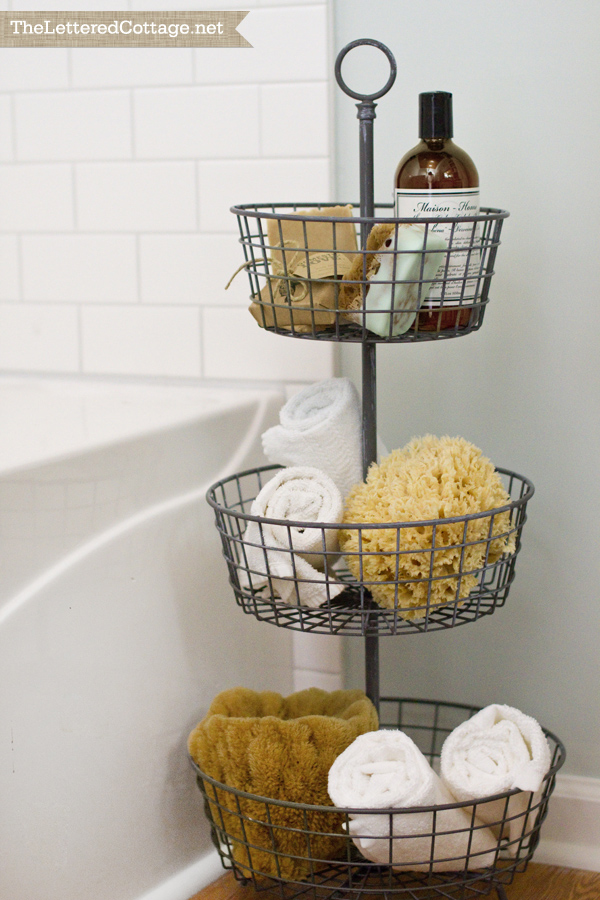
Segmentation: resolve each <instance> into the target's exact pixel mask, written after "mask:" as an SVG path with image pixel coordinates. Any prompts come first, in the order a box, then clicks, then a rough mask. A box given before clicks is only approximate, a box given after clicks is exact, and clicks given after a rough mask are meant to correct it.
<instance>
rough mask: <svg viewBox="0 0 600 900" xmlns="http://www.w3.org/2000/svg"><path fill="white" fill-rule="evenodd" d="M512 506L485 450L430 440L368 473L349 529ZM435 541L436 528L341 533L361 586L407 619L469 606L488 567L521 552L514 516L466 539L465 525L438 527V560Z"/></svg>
mask: <svg viewBox="0 0 600 900" xmlns="http://www.w3.org/2000/svg"><path fill="white" fill-rule="evenodd" d="M508 503H510V497H509V495H508V493H507V492H506V490H505V489H504V486H503V485H502V482H501V480H500V476H499V475H498V473H497V472H496V470H495V469H494V466H493V465H492V463H491V462H490V461H489V459H486V458H485V457H484V456H482V454H481V450H479V449H478V448H477V447H474V446H473V444H470V443H469V442H468V441H466V440H465V439H464V438H459V437H457V438H451V437H442V438H437V437H434V436H433V435H426V436H425V437H423V438H415V439H414V440H412V441H410V443H408V444H407V445H406V446H405V447H404V448H402V449H401V450H394V451H393V452H392V453H391V454H390V455H389V456H387V457H386V458H385V459H383V460H382V461H381V463H380V464H379V465H377V464H376V463H374V464H373V465H372V466H371V467H370V468H369V472H368V475H367V480H366V482H365V483H361V484H357V485H355V486H354V487H353V488H352V490H351V492H350V494H349V495H348V497H347V499H346V506H345V510H344V519H343V522H344V523H345V524H348V525H350V523H353V524H356V525H359V524H371V523H373V524H385V523H393V522H398V523H400V522H418V521H423V520H431V519H450V518H453V517H455V516H466V515H469V514H472V513H482V512H487V511H488V510H494V509H497V508H498V507H502V506H506V505H507V504H508ZM490 526H491V528H490ZM507 532H510V533H509V534H507ZM433 534H434V529H433V527H432V526H418V527H415V528H410V527H408V528H381V529H378V528H374V529H369V528H363V529H359V528H348V529H343V530H341V531H340V547H341V549H342V551H343V552H344V553H345V554H347V555H346V562H347V564H348V568H349V569H350V571H351V572H352V574H353V575H354V576H355V578H357V579H358V580H361V581H363V582H380V583H377V584H370V585H369V589H370V590H371V593H372V594H373V598H374V600H375V601H376V602H377V603H378V604H379V605H380V606H383V607H386V608H388V609H393V608H395V607H398V608H400V609H402V610H403V612H402V613H401V615H402V617H403V618H404V619H417V618H423V616H424V615H425V612H426V610H425V609H419V610H415V607H426V606H427V605H429V607H431V606H437V605H439V604H442V603H449V602H453V601H455V600H457V599H460V600H463V599H465V598H466V597H468V595H469V593H470V592H471V591H472V590H473V588H474V587H475V586H476V584H477V582H478V578H477V570H478V569H481V568H482V567H483V566H484V565H485V564H486V560H487V563H494V562H496V561H497V560H498V559H499V558H500V557H501V556H502V554H504V553H513V552H514V549H515V534H514V530H513V528H512V525H511V518H510V512H509V511H505V512H502V513H498V514H496V515H494V516H493V519H492V517H491V516H483V517H482V518H479V519H473V520H470V521H469V522H468V526H467V528H466V531H465V522H442V523H441V524H438V525H437V526H436V528H435V547H434V549H433V554H432V552H431V550H432V545H433V541H434V537H433ZM359 536H360V537H359ZM496 536H498V537H496ZM490 538H495V539H492V540H490ZM470 542H474V543H470ZM463 544H464V545H466V546H463ZM359 550H360V551H361V556H362V565H361V557H360V556H359V555H358V553H359ZM432 555H433V564H432ZM473 572H475V574H472V573H473ZM463 573H467V574H463ZM468 573H471V574H468ZM446 575H447V576H448V577H447V578H446V577H444V576H446ZM396 582H405V583H400V584H396Z"/></svg>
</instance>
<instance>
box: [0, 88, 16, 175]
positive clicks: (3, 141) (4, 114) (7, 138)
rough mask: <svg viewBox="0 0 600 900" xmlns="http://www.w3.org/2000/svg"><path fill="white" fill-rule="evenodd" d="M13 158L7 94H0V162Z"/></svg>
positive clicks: (9, 107) (9, 101)
mask: <svg viewBox="0 0 600 900" xmlns="http://www.w3.org/2000/svg"><path fill="white" fill-rule="evenodd" d="M12 158H13V134H12V109H11V98H10V97H9V96H8V94H3V95H0V162H5V161H7V160H10V159H12Z"/></svg>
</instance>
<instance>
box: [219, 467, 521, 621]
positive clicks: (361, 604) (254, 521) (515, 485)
mask: <svg viewBox="0 0 600 900" xmlns="http://www.w3.org/2000/svg"><path fill="white" fill-rule="evenodd" d="M278 470H279V467H277V466H268V467H264V468H261V469H254V470H249V471H248V472H244V473H240V474H238V475H234V476H231V477H230V478H228V479H225V480H224V481H222V482H219V483H217V484H216V485H214V486H213V487H212V488H211V489H210V490H209V493H208V499H209V503H210V504H211V505H212V506H213V508H214V510H215V517H216V525H217V529H218V531H219V533H220V536H221V542H222V547H223V554H224V557H225V560H226V563H227V566H228V570H229V578H230V583H231V585H232V588H233V590H234V593H235V596H236V600H237V602H238V604H239V605H240V606H241V607H242V609H244V611H245V612H248V613H250V614H252V615H255V616H256V617H257V618H259V619H261V620H263V621H269V622H272V623H273V624H276V625H280V626H282V627H289V628H295V629H297V630H306V631H313V632H317V633H328V634H336V633H337V634H355V635H364V634H398V633H407V632H412V633H414V632H417V631H432V630H436V629H441V628H453V627H455V626H457V625H460V624H465V623H466V622H469V621H474V620H475V619H477V618H480V617H481V616H483V615H489V614H490V613H492V612H493V611H494V610H495V609H496V608H497V607H498V606H501V605H503V603H504V602H505V600H506V597H507V596H508V591H509V589H510V585H511V584H512V581H513V579H514V573H515V565H516V559H517V556H518V553H519V551H520V548H521V532H522V529H523V527H524V525H525V522H526V506H527V502H528V500H529V499H530V497H531V496H532V494H533V487H532V485H531V483H530V482H529V481H528V480H527V479H525V478H523V477H522V476H520V475H516V474H515V473H513V472H509V471H507V470H501V469H499V470H498V472H499V474H500V475H501V477H502V479H503V481H504V483H505V486H506V491H507V494H508V496H509V498H510V502H508V503H507V504H506V505H505V506H503V507H501V508H498V509H493V510H488V511H486V512H483V513H477V514H471V515H467V516H461V517H453V518H448V519H438V520H427V521H423V522H403V523H385V524H380V525H378V524H362V525H360V524H358V525H352V524H343V525H342V524H340V525H338V524H332V525H325V524H315V523H314V522H313V523H307V522H292V521H281V520H273V519H267V518H261V517H258V516H253V515H251V513H250V510H251V508H252V503H253V500H254V499H255V497H256V496H257V494H258V493H259V492H260V490H261V489H262V487H263V486H264V484H265V483H266V482H267V481H269V480H270V478H271V477H272V476H273V474H274V473H275V472H276V471H278Z"/></svg>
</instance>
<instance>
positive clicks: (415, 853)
mask: <svg viewBox="0 0 600 900" xmlns="http://www.w3.org/2000/svg"><path fill="white" fill-rule="evenodd" d="M328 790H329V796H330V797H331V799H332V801H333V802H334V804H335V805H336V806H338V807H346V808H353V807H354V808H363V807H364V808H365V809H368V808H372V809H381V810H382V811H383V810H385V809H390V810H391V809H393V808H407V807H419V806H437V805H439V804H447V803H454V802H455V800H454V798H453V797H452V796H451V795H450V793H449V792H448V790H447V789H446V788H445V787H444V785H443V784H442V782H441V781H440V779H439V777H438V776H437V775H436V774H435V772H434V771H433V769H432V768H431V766H430V765H429V763H428V762H427V760H426V759H425V757H424V756H423V754H422V753H421V751H420V750H419V748H418V747H417V746H416V744H415V743H414V742H413V741H412V740H411V739H410V738H409V737H408V735H406V734H404V732H402V731H393V730H383V731H372V732H369V733H367V734H363V735H360V736H359V737H358V738H356V740H355V741H354V742H353V743H352V744H350V746H349V747H347V748H346V750H344V752H343V753H342V754H341V755H340V756H338V758H337V759H336V760H335V762H334V763H333V765H332V767H331V769H330V770H329V783H328ZM350 818H351V820H352V821H351V822H350V828H349V830H350V835H351V837H352V840H353V841H354V844H355V845H356V847H357V848H358V849H359V850H360V852H361V853H362V854H363V856H364V857H366V859H369V860H372V861H373V862H376V863H380V864H381V865H392V866H393V867H394V868H395V869H410V870H413V871H418V872H424V871H430V870H431V871H434V872H449V871H461V870H464V869H465V868H467V869H483V868H485V867H487V866H490V865H492V864H493V862H494V858H495V849H496V846H497V841H496V839H495V838H494V835H493V834H492V832H491V831H490V830H489V829H488V828H485V827H483V826H482V824H481V822H479V821H478V820H477V819H475V820H474V821H473V820H472V817H471V814H470V812H469V811H466V812H465V811H464V810H462V809H450V810H442V811H438V812H437V813H436V816H435V839H434V838H433V837H432V833H433V830H434V814H433V813H432V812H423V813H421V812H412V813H394V814H391V813H387V814H381V815H380V814H375V813H370V814H367V813H365V814H363V815H357V814H353V815H351V817H350ZM447 832H453V833H447ZM432 855H433V859H432V860H431V863H430V859H431V858H432ZM467 857H468V858H467Z"/></svg>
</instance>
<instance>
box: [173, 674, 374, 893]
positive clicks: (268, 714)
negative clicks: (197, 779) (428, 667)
mask: <svg viewBox="0 0 600 900" xmlns="http://www.w3.org/2000/svg"><path fill="white" fill-rule="evenodd" d="M377 727H378V720H377V712H376V710H375V707H374V706H373V704H372V703H371V701H370V700H369V699H368V698H367V697H366V695H365V694H364V693H363V692H362V691H359V690H354V691H332V692H328V691H323V690H321V689H320V688H308V690H305V691H298V692H297V693H295V694H291V695H290V696H289V697H282V696H281V695H280V694H276V693H274V692H272V691H263V692H260V693H257V692H255V691H252V690H249V689H247V688H241V687H239V688H233V689H231V690H228V691H223V693H221V694H219V695H218V696H217V697H216V698H215V699H214V700H213V702H212V704H211V707H210V709H209V711H208V714H207V715H206V717H205V718H204V719H203V720H202V721H201V722H200V724H199V725H197V726H196V728H195V729H194V730H193V731H192V733H191V734H190V737H189V740H188V749H189V752H190V756H191V757H192V759H194V761H195V762H196V763H197V764H198V765H199V767H200V768H201V769H202V771H203V772H205V773H206V774H207V775H209V776H210V777H211V778H214V779H215V781H219V782H221V784H225V785H227V786H228V787H231V788H236V789H237V790H242V791H246V792H248V793H250V794H255V795H258V796H259V797H269V798H271V799H274V800H285V801H287V802H293V803H309V804H311V805H317V806H332V803H331V800H330V798H329V794H328V793H327V777H328V774H329V769H330V768H331V766H332V764H333V762H334V760H335V759H336V758H337V757H338V756H339V755H340V753H342V751H343V750H345V749H346V747H348V746H349V745H350V744H351V743H352V742H353V741H354V739H355V738H357V737H358V735H359V734H364V732H366V731H376V730H377ZM214 790H215V791H216V801H215V800H213V799H211V800H210V801H209V802H210V806H211V812H212V817H213V821H214V822H215V823H216V824H217V825H218V826H221V827H222V828H223V829H224V830H225V831H226V833H227V834H228V835H229V836H230V838H229V842H228V843H229V846H230V848H231V852H232V854H233V857H234V859H235V861H236V864H237V865H238V866H239V867H240V868H242V869H246V870H248V869H252V870H254V871H255V872H259V873H262V874H264V875H271V876H275V877H279V878H284V879H301V878H304V877H306V876H307V875H308V874H310V872H311V869H314V866H315V865H316V863H314V862H312V860H327V859H332V858H335V857H336V856H339V855H340V854H343V853H344V850H345V847H346V840H345V838H344V837H343V836H342V835H343V831H342V823H343V821H344V819H343V816H342V815H341V814H337V813H333V812H332V813H318V812H308V813H306V816H305V814H304V812H303V811H302V810H296V809H293V808H290V807H285V806H276V805H274V804H269V808H268V811H267V805H266V803H264V802H259V801H256V800H248V799H246V798H242V797H239V798H238V797H236V796H235V795H233V794H231V793H228V792H226V791H224V790H222V789H218V788H215V789H214ZM208 792H209V797H211V798H212V797H213V796H214V795H213V793H212V792H213V788H212V787H211V786H210V785H208ZM238 804H239V806H238ZM219 806H220V808H219ZM242 817H243V819H242ZM307 830H309V831H312V832H326V834H311V835H310V846H309V838H308V837H307V834H306V832H307Z"/></svg>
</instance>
